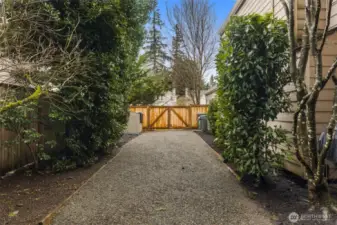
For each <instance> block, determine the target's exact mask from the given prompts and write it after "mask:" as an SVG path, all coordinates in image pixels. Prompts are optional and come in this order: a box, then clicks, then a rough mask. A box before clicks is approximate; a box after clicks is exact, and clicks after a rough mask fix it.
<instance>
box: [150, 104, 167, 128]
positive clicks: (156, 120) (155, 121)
mask: <svg viewBox="0 0 337 225" xmlns="http://www.w3.org/2000/svg"><path fill="white" fill-rule="evenodd" d="M167 110H168V108H166V109H165V110H164V111H163V112H161V113H160V114H159V116H158V117H157V118H156V119H155V120H154V121H153V122H152V123H151V124H150V126H149V128H151V127H152V126H153V125H155V124H156V123H157V122H158V120H159V119H160V118H161V117H162V116H163V115H164V114H165V112H167Z"/></svg>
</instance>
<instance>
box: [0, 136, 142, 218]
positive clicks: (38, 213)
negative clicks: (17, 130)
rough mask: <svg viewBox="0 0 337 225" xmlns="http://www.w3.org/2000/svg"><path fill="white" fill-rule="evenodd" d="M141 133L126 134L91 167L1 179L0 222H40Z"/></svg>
mask: <svg viewBox="0 0 337 225" xmlns="http://www.w3.org/2000/svg"><path fill="white" fill-rule="evenodd" d="M137 136H138V135H128V134H124V135H123V136H122V137H121V139H120V140H119V141H118V142H117V147H115V148H112V149H110V150H109V154H108V155H105V156H102V157H100V158H99V159H98V161H97V162H96V163H95V164H93V165H92V166H89V167H83V168H77V169H74V170H69V171H65V172H62V173H55V174H54V173H50V172H47V171H41V172H34V171H32V170H26V171H24V172H22V173H18V174H15V175H13V176H11V177H8V178H6V179H4V180H1V179H0V224H37V223H38V222H39V221H40V220H41V219H42V218H43V217H45V216H46V215H47V214H48V213H49V212H50V211H51V210H53V209H54V208H55V207H56V206H57V205H58V204H60V203H61V202H62V201H63V200H64V199H66V198H67V197H69V196H70V195H71V194H72V193H74V192H75V191H76V190H77V189H78V188H79V187H80V186H81V184H83V182H85V181H86V180H88V179H89V178H90V177H91V176H92V175H93V174H94V173H95V172H96V171H98V170H99V169H100V168H101V167H102V166H104V164H106V163H107V162H108V161H109V160H110V159H112V158H113V157H115V156H116V155H117V154H118V152H119V151H120V147H121V146H123V145H124V144H126V143H127V142H129V141H131V140H132V139H133V138H135V137H137Z"/></svg>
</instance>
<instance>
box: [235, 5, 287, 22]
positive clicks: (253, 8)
mask: <svg viewBox="0 0 337 225" xmlns="http://www.w3.org/2000/svg"><path fill="white" fill-rule="evenodd" d="M252 13H258V14H265V13H274V15H275V17H277V18H280V19H285V18H286V15H285V12H284V9H283V6H282V4H281V1H280V0H264V1H261V0H246V1H245V2H244V3H243V4H242V6H241V7H240V8H239V9H238V11H237V13H236V14H235V15H238V16H244V15H249V14H252Z"/></svg>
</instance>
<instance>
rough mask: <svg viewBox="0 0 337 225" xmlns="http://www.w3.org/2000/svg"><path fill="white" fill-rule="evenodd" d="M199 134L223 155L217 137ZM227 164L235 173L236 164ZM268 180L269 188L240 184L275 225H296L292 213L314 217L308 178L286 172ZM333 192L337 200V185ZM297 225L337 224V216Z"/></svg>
mask: <svg viewBox="0 0 337 225" xmlns="http://www.w3.org/2000/svg"><path fill="white" fill-rule="evenodd" d="M196 133H197V134H198V135H199V136H200V137H201V138H202V139H203V140H204V141H205V142H206V143H207V144H208V145H209V146H210V147H212V148H213V149H214V150H215V151H216V152H218V153H219V154H221V153H222V151H221V149H219V148H218V147H217V146H216V145H215V144H214V136H213V135H211V134H207V133H204V132H201V131H196ZM227 165H228V166H230V167H231V169H232V170H234V171H235V167H234V166H233V165H229V164H227ZM266 179H267V183H268V185H266V186H260V187H256V186H255V185H254V184H253V182H252V180H251V179H249V178H248V179H247V178H246V177H243V178H242V180H241V182H240V183H241V185H242V186H243V187H244V188H245V190H246V194H247V196H248V197H249V198H251V199H254V201H256V202H257V203H258V204H260V205H261V206H262V207H263V208H265V209H266V210H267V211H269V212H270V215H271V218H272V219H273V221H274V222H275V224H280V225H281V224H292V223H291V222H290V221H289V219H288V216H289V214H290V213H291V212H296V213H298V214H299V215H303V214H306V215H307V214H311V212H308V198H307V186H306V181H305V180H304V179H302V178H301V177H298V176H296V175H294V174H292V173H290V172H287V171H284V170H281V171H279V173H278V175H272V176H269V177H267V178H266ZM330 192H331V195H332V197H333V199H337V185H336V184H330ZM312 214H313V213H312ZM296 224H305V225H307V224H309V225H310V224H337V217H336V215H335V216H333V217H332V218H331V219H330V220H329V221H318V220H311V221H310V220H306V221H299V222H297V223H296Z"/></svg>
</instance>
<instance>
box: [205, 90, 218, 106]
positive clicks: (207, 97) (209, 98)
mask: <svg viewBox="0 0 337 225" xmlns="http://www.w3.org/2000/svg"><path fill="white" fill-rule="evenodd" d="M215 97H216V92H213V93H212V94H209V95H206V104H207V105H208V104H209V103H210V102H211V101H212V99H214V98H215Z"/></svg>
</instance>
